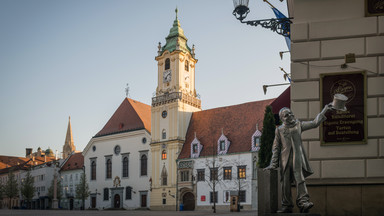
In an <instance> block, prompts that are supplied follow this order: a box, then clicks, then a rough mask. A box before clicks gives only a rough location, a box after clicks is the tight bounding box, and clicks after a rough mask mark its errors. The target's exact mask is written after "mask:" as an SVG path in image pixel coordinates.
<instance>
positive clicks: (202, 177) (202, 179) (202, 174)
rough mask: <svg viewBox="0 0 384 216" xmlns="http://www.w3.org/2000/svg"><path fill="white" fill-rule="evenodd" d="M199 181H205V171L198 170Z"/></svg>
mask: <svg viewBox="0 0 384 216" xmlns="http://www.w3.org/2000/svg"><path fill="white" fill-rule="evenodd" d="M197 181H205V169H198V170H197Z"/></svg>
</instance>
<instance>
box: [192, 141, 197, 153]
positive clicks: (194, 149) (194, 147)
mask: <svg viewBox="0 0 384 216" xmlns="http://www.w3.org/2000/svg"><path fill="white" fill-rule="evenodd" d="M192 152H193V154H196V153H197V143H194V144H193V147H192Z"/></svg>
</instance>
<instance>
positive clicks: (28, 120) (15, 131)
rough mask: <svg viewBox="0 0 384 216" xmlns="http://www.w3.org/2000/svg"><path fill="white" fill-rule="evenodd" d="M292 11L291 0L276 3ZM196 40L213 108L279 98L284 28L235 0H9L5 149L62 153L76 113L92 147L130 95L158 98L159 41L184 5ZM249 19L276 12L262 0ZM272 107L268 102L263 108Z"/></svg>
mask: <svg viewBox="0 0 384 216" xmlns="http://www.w3.org/2000/svg"><path fill="white" fill-rule="evenodd" d="M271 3H272V4H274V5H275V6H276V7H277V8H278V9H279V10H281V11H282V12H283V13H284V14H287V10H286V3H285V2H283V3H281V2H280V1H271ZM176 6H177V7H178V9H179V16H178V17H179V20H180V23H181V27H182V28H183V29H184V33H185V35H186V37H187V38H188V44H189V46H190V47H191V46H192V44H195V47H196V58H197V59H198V63H197V65H196V90H197V93H199V94H200V95H201V100H202V107H203V109H210V108H215V107H222V106H228V105H234V104H240V103H245V102H249V101H256V100H263V99H269V98H274V97H277V96H278V95H279V94H280V93H281V92H282V91H283V90H285V88H286V86H283V87H275V88H268V92H267V94H266V95H264V93H263V90H262V86H263V85H264V84H276V83H283V82H285V81H284V79H283V74H282V72H281V71H280V70H279V67H283V68H284V69H285V70H286V71H288V72H289V71H290V66H289V65H290V60H289V59H290V56H289V54H285V55H284V58H283V60H281V59H280V56H279V52H280V51H286V50H287V47H286V44H285V40H284V38H283V37H282V36H280V35H278V34H276V33H273V32H272V31H270V30H268V29H264V28H261V27H251V26H247V25H245V24H241V23H240V22H239V21H238V20H236V19H235V17H234V16H233V15H232V11H233V2H232V1H231V0H209V1H206V0H194V1H187V0H178V1H176V0H167V1H159V0H147V1H128V0H110V1H106V0H104V1H101V0H66V1H58V0H54V1H52V0H33V1H29V0H1V1H0V76H1V78H0V101H1V112H0V120H1V124H0V145H1V148H0V155H14V156H24V155H25V148H27V147H30V148H33V149H34V151H35V150H36V149H37V148H38V147H41V148H42V149H47V148H48V147H50V148H51V149H53V150H54V151H55V150H58V151H59V152H61V151H62V146H63V144H64V141H65V135H66V130H67V124H68V116H71V123H72V132H73V136H74V141H75V146H76V148H77V150H80V151H82V150H83V148H84V147H85V146H86V145H87V143H88V142H89V140H90V139H91V138H92V136H94V135H95V134H96V133H97V132H98V131H99V130H101V128H102V127H103V126H104V124H105V123H106V122H107V121H108V119H109V118H110V117H111V116H112V114H113V113H114V111H115V110H116V109H117V107H118V106H119V105H120V103H121V102H122V101H123V99H124V98H125V91H124V89H125V87H126V84H127V83H129V86H130V97H131V98H132V99H135V100H138V101H141V102H143V103H146V104H150V103H151V97H152V94H153V93H154V92H155V90H156V86H157V83H156V82H157V80H156V77H157V63H156V61H155V59H154V58H155V56H156V54H157V45H158V42H161V43H162V44H163V45H164V43H165V37H166V36H167V35H168V33H169V29H170V28H171V27H172V24H173V20H174V19H175V8H176ZM250 9H251V12H250V14H249V15H248V18H249V19H265V18H273V17H274V14H273V12H272V10H271V9H270V7H269V6H268V5H267V4H266V3H264V2H262V1H256V0H255V1H251V2H250ZM261 111H262V110H261Z"/></svg>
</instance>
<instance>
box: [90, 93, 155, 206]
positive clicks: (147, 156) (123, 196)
mask: <svg viewBox="0 0 384 216" xmlns="http://www.w3.org/2000/svg"><path fill="white" fill-rule="evenodd" d="M148 122H149V124H148ZM150 139H151V134H150V106H148V105H145V104H142V103H140V102H138V101H134V100H131V99H128V98H126V99H125V100H124V101H123V103H122V104H121V105H120V107H119V108H118V109H117V110H116V112H115V114H114V115H113V116H112V117H111V119H110V120H109V121H108V123H107V124H106V125H105V127H104V128H103V129H102V130H101V131H100V132H99V133H98V134H97V135H96V136H95V137H93V138H92V139H91V140H90V142H89V143H88V145H87V146H86V148H85V149H84V151H83V155H84V167H85V173H86V178H87V182H88V185H89V190H90V192H91V195H90V197H89V198H88V199H87V200H86V202H85V208H86V209H87V208H97V209H109V208H115V209H118V208H124V209H137V208H149V200H150V173H151V169H150V166H149V165H150V162H151V153H150V151H149V149H150V146H149V143H150Z"/></svg>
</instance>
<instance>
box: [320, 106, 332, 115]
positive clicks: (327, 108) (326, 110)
mask: <svg viewBox="0 0 384 216" xmlns="http://www.w3.org/2000/svg"><path fill="white" fill-rule="evenodd" d="M331 109H332V103H329V104H327V105H325V106H324V108H323V110H322V111H321V113H322V114H323V115H325V113H327V112H328V110H331Z"/></svg>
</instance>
